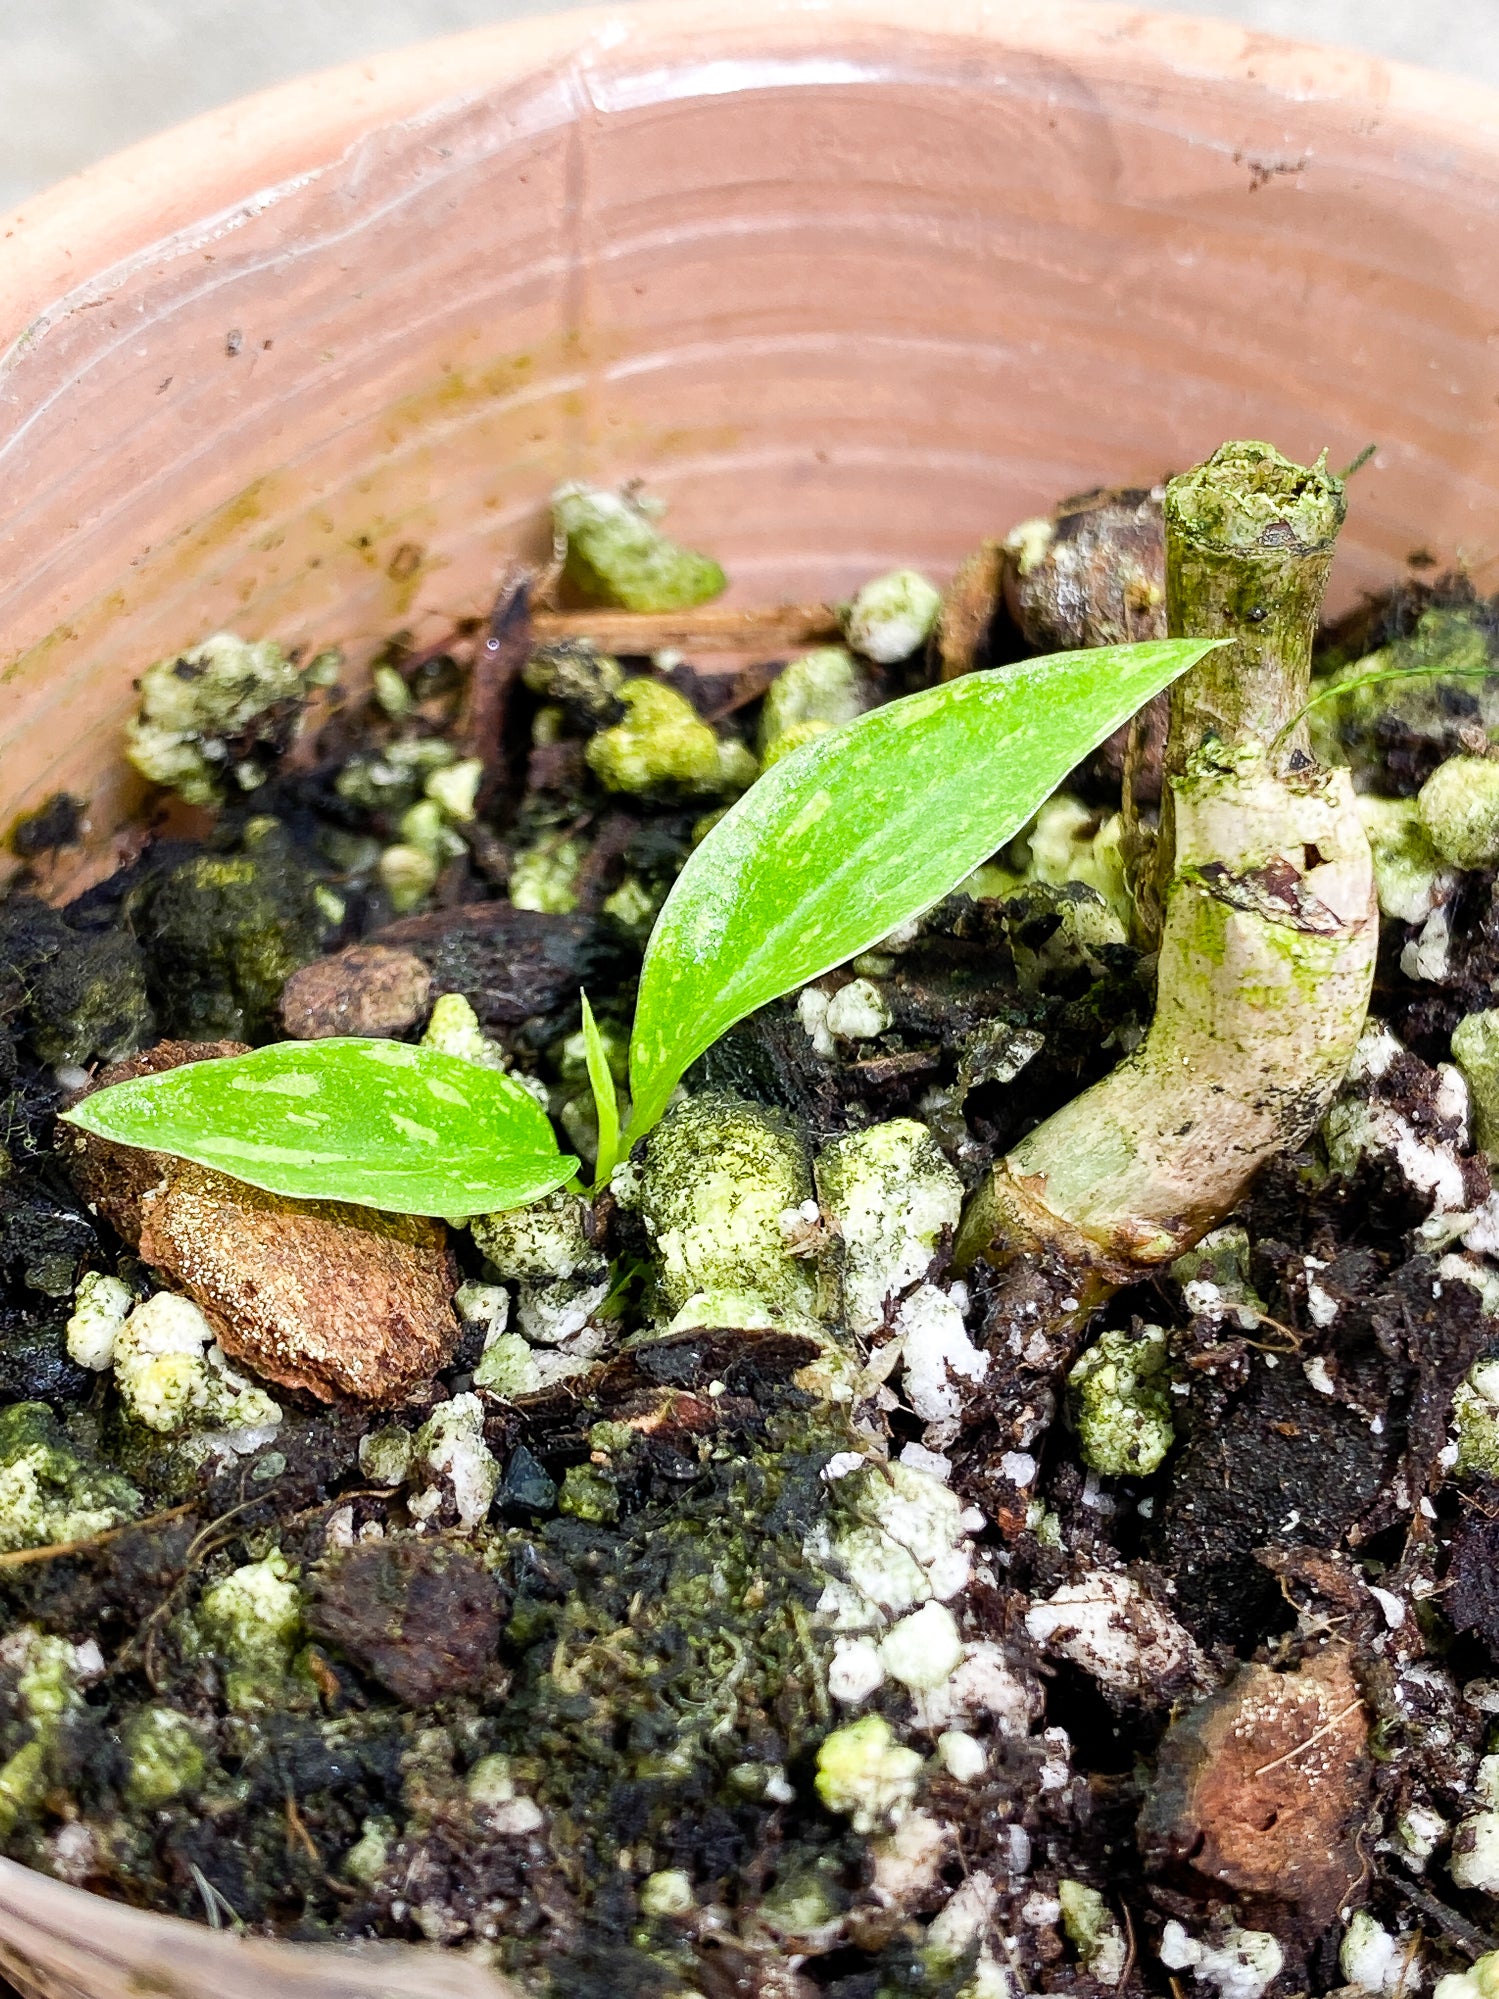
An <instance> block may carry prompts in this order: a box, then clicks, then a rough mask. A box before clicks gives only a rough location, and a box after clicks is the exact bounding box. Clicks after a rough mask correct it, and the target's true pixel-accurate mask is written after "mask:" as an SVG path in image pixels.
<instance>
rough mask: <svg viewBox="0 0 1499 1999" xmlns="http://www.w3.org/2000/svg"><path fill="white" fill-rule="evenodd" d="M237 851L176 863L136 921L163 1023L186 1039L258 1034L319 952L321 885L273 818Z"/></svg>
mask: <svg viewBox="0 0 1499 1999" xmlns="http://www.w3.org/2000/svg"><path fill="white" fill-rule="evenodd" d="M245 849H246V851H244V852H243V853H241V854H236V855H218V854H200V855H198V856H196V857H195V858H194V859H192V860H189V861H184V862H182V863H181V865H180V866H178V867H176V868H174V869H173V870H172V871H171V873H170V874H168V875H167V877H166V879H165V880H164V881H163V882H162V884H161V886H160V887H159V888H158V889H157V890H156V892H155V894H154V895H153V896H152V897H151V899H150V901H149V903H148V905H147V907H146V909H145V910H144V912H143V915H142V919H141V930H142V935H143V937H144V940H145V942H146V945H147V948H148V954H149V958H150V964H151V973H152V981H153V997H154V999H155V1001H156V1005H157V1010H158V1012H159V1013H160V1015H161V1017H162V1021H163V1024H164V1025H165V1026H166V1027H167V1028H168V1030H169V1031H170V1032H171V1033H173V1034H177V1035H180V1036H181V1037H182V1038H184V1039H186V1040H199V1041H208V1040H215V1039H219V1038H223V1037H232V1038H234V1039H236V1040H254V1039H256V1038H257V1037H258V1036H260V1035H263V1034H264V1033H265V1032H266V1031H267V1030H268V1029H270V1028H271V1027H272V1025H273V1023H274V1020H275V1017H276V1007H277V1004H278V1003H279V1001H280V998H281V989H282V987H283V986H284V985H285V984H286V981H287V980H288V979H289V978H290V977H291V975H292V973H293V972H295V971H297V970H299V969H300V968H301V967H302V966H303V965H306V964H309V963H310V962H311V961H312V959H314V958H315V957H316V956H317V955H318V953H319V952H320V950H321V949H322V943H323V937H324V934H325V930H326V920H325V918H324V916H323V914H322V912H321V911H320V910H319V908H318V905H317V897H316V893H315V890H316V887H317V884H316V882H315V880H314V879H313V877H312V876H311V875H309V874H308V872H307V870H306V869H305V868H304V867H302V865H301V863H300V862H299V861H297V860H296V859H295V857H294V856H293V854H292V852H291V850H290V846H289V843H288V842H287V840H286V838H285V835H284V834H283V833H282V831H281V829H280V828H279V827H278V826H277V825H276V824H275V822H274V821H261V822H258V823H256V824H253V825H252V826H251V827H250V828H247V829H246V834H245Z"/></svg>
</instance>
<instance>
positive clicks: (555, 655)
mask: <svg viewBox="0 0 1499 1999" xmlns="http://www.w3.org/2000/svg"><path fill="white" fill-rule="evenodd" d="M522 678H523V679H524V681H525V683H526V685H527V687H529V688H530V690H531V692H532V693H533V694H536V695H539V696H540V697H541V699H542V700H543V701H549V702H554V703H555V704H556V705H557V706H558V707H560V708H562V709H564V710H565V711H566V712H567V713H568V715H570V716H571V717H572V718H573V719H574V720H575V721H577V722H579V723H581V724H582V725H584V726H585V727H588V728H594V729H597V728H601V727H602V726H603V725H604V724H605V723H606V722H612V721H614V720H615V718H616V717H617V715H618V713H619V690H620V688H621V687H623V685H624V680H625V676H624V671H623V669H622V668H621V666H620V663H619V661H618V660H617V659H615V658H613V657H612V655H610V654H609V653H607V652H600V651H599V649H598V647H597V646H595V645H591V644H590V643H589V642H588V640H586V639H577V640H568V641H564V642H563V643H562V644H560V645H552V646H541V647H539V648H538V650H537V651H536V652H534V653H533V654H532V655H531V657H530V659H529V660H528V661H527V662H526V667H525V671H524V673H523V674H522Z"/></svg>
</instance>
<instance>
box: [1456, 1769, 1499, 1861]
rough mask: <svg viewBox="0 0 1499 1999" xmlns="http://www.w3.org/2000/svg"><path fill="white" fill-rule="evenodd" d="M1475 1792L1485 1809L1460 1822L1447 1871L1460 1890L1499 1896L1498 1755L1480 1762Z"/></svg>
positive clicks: (1475, 1777)
mask: <svg viewBox="0 0 1499 1999" xmlns="http://www.w3.org/2000/svg"><path fill="white" fill-rule="evenodd" d="M1473 1793H1474V1796H1475V1797H1476V1798H1477V1800H1478V1802H1479V1803H1480V1804H1481V1805H1482V1806H1483V1807H1484V1809H1483V1810H1482V1811H1478V1812H1473V1813H1471V1814H1470V1815H1469V1816H1468V1817H1467V1818H1465V1819H1462V1820H1460V1821H1459V1822H1458V1827H1457V1831H1456V1832H1455V1833H1454V1834H1453V1835H1452V1856H1451V1858H1450V1859H1449V1860H1448V1862H1447V1872H1448V1873H1449V1874H1450V1875H1451V1876H1452V1878H1453V1880H1454V1881H1455V1882H1456V1883H1457V1885H1458V1887H1459V1888H1476V1889H1478V1890H1479V1892H1480V1893H1481V1894H1485V1895H1499V1756H1485V1757H1483V1758H1482V1759H1481V1760H1480V1762H1479V1765H1478V1770H1477V1773H1476V1775H1475V1776H1474V1779H1473Z"/></svg>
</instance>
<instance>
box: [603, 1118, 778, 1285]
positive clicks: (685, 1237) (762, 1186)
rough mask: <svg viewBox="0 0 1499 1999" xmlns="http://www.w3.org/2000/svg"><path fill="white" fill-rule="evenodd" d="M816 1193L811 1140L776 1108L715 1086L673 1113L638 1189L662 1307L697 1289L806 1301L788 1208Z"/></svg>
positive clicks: (658, 1134)
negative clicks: (789, 1228)
mask: <svg viewBox="0 0 1499 1999" xmlns="http://www.w3.org/2000/svg"><path fill="white" fill-rule="evenodd" d="M811 1192H812V1185H811V1175H810V1173H809V1172H808V1169H807V1156H806V1149H805V1147H804V1146H803V1145H802V1143H801V1141H800V1139H799V1138H798V1137H797V1136H796V1134H795V1132H794V1131H793V1130H792V1128H791V1126H790V1124H789V1123H788V1122H787V1120H786V1119H785V1118H784V1117H782V1116H780V1115H779V1114H778V1113H776V1112H774V1111H769V1110H766V1109H764V1108H763V1107H762V1106H761V1105H758V1104H750V1103H744V1102H741V1101H739V1100H738V1099H736V1098H733V1097H725V1096H719V1095H717V1094H707V1095H704V1096H700V1097H694V1098H692V1099H690V1100H689V1101H688V1102H687V1103H685V1104H681V1105H679V1106H678V1107H677V1109H675V1110H674V1111H672V1112H670V1113H669V1114H668V1116H667V1117H666V1118H664V1119H663V1121H662V1122H661V1123H660V1124H659V1125H658V1126H657V1127H656V1129H655V1131H653V1132H652V1133H651V1136H650V1138H649V1139H648V1140H647V1141H646V1160H645V1172H644V1176H643V1179H642V1182H641V1193H640V1212H641V1214H642V1216H643V1217H644V1220H645V1225H646V1229H647V1232H648V1233H649V1235H650V1237H651V1239H652V1242H653V1244H654V1248H655V1256H656V1288H657V1291H658V1293H659V1295H660V1300H661V1303H662V1305H663V1306H664V1308H665V1314H666V1315H667V1316H669V1315H670V1314H672V1313H674V1312H678V1311H680V1310H681V1308H682V1307H683V1306H684V1305H685V1304H686V1303H687V1301H688V1299H689V1298H691V1297H692V1296H693V1295H694V1294H695V1293H697V1292H700V1291H741V1292H749V1293H751V1294H753V1295H754V1296H756V1297H759V1298H761V1299H762V1300H764V1301H765V1303H767V1304H769V1305H773V1306H779V1307H781V1308H783V1309H790V1310H806V1309H808V1308H809V1307H810V1305H811V1303H812V1300H813V1296H814V1285H813V1279H812V1275H811V1273H810V1271H809V1270H808V1268H807V1266H806V1265H805V1263H802V1262H799V1261H798V1260H797V1259H796V1258H794V1257H793V1256H792V1255H791V1254H790V1253H789V1239H788V1236H787V1233H786V1229H785V1225H784V1221H783V1217H784V1216H785V1215H786V1214H787V1212H788V1211H794V1210H795V1209H797V1208H799V1207H800V1206H801V1204H802V1203H803V1202H804V1201H806V1200H807V1199H809V1198H810V1196H811Z"/></svg>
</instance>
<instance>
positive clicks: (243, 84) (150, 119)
mask: <svg viewBox="0 0 1499 1999" xmlns="http://www.w3.org/2000/svg"><path fill="white" fill-rule="evenodd" d="M570 4H580V0H0V212H4V211H5V210H6V209H9V208H11V207H14V206H15V205H16V204H17V203H18V202H21V201H23V200H24V199H25V198H26V196H27V195H29V194H32V193H34V192H35V191H36V190H37V189H38V188H42V187H46V186H48V185H49V184H50V183H51V182H52V181H55V180H61V179H62V178H63V176H64V175H65V174H69V173H72V172H74V171H75V169H77V168H78V167H82V166H87V165H88V164H89V162H90V161H92V160H96V159H98V158H100V157H101V156H102V155H103V154H105V153H110V152H113V151H115V150H116V149H117V148H118V147H120V146H126V145H129V144H130V142H131V141H132V140H134V139H139V138H144V137H145V136H146V135H147V134H148V133H150V132H154V131H158V130H159V129H160V128H161V127H162V126H164V125H172V124H176V123H177V122H178V121H179V120H180V119H183V118H190V117H192V116H193V114H194V113H195V112H199V111H207V110H210V109H212V107H213V106H214V105H217V104H222V103H225V102H226V101H227V100H228V99H230V98H232V97H239V96H242V95H244V93H245V92H247V91H251V90H259V89H262V88H264V86H266V85H267V84H271V83H277V82H280V81H281V79H282V78H284V77H288V76H295V75H296V74H297V73H298V72H299V71H302V70H310V69H322V68H325V67H326V66H327V65H328V64H330V63H339V62H349V61H354V60H357V59H358V58H359V57H360V56H364V55H369V54H371V53H373V52H374V51H375V50H377V49H389V48H397V47H399V46H400V45H401V43H403V42H411V41H419V40H420V39H422V38H423V37H424V36H427V35H441V34H451V33H453V32H455V31H456V30H458V29H461V28H471V27H476V26H478V25H479V24H480V23H482V22H485V21H505V20H513V19H515V18H516V17H517V16H519V15H522V14H529V13H541V12H543V11H546V10H547V9H551V10H556V9H558V8H561V7H566V6H569V5H570ZM620 4H622V5H624V6H628V5H629V0H620ZM1154 4H1156V5H1157V6H1161V7H1166V8H1171V9H1172V10H1173V11H1175V12H1179V13H1198V14H1216V15H1219V16H1221V17H1222V18H1223V19H1225V20H1233V21H1241V22H1243V23H1244V24H1246V25H1247V26H1250V27H1254V28H1262V29H1267V30H1269V31H1271V32H1273V33H1277V34H1284V35H1297V36H1301V37H1303V38H1305V39H1314V40H1321V41H1336V42H1347V43H1351V44H1352V45H1353V46H1355V47H1358V48H1363V49H1368V50H1370V51H1372V52H1373V53H1375V54H1378V55H1383V56H1392V57H1398V58H1400V59H1401V60H1403V61H1405V62H1424V63H1428V64H1430V65H1432V66H1433V67H1435V68H1438V69H1450V70H1458V71H1461V72H1463V73H1464V74H1466V75H1467V76H1469V77H1473V78H1480V79H1482V80H1483V81H1485V82H1488V83H1492V84H1496V85H1499V0H1196V4H1192V0H1154Z"/></svg>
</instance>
